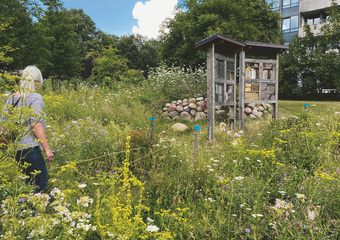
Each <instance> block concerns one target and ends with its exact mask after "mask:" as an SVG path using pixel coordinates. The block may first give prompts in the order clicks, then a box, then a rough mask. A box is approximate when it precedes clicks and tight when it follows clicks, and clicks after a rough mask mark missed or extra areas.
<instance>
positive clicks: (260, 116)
mask: <svg viewBox="0 0 340 240" xmlns="http://www.w3.org/2000/svg"><path fill="white" fill-rule="evenodd" d="M253 114H254V115H255V116H256V117H258V118H262V116H263V112H256V113H254V112H253Z"/></svg>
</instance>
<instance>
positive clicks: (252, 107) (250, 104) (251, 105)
mask: <svg viewBox="0 0 340 240" xmlns="http://www.w3.org/2000/svg"><path fill="white" fill-rule="evenodd" d="M247 107H250V108H251V109H254V107H255V104H254V103H249V104H248V106H247Z"/></svg>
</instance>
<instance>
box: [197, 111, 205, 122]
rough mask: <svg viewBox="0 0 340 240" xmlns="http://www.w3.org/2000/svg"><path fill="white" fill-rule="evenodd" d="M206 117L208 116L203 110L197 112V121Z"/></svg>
mask: <svg viewBox="0 0 340 240" xmlns="http://www.w3.org/2000/svg"><path fill="white" fill-rule="evenodd" d="M206 118H207V116H206V115H205V114H204V113H203V112H198V113H196V116H195V121H198V120H204V119H206Z"/></svg>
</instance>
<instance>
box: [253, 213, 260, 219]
mask: <svg viewBox="0 0 340 240" xmlns="http://www.w3.org/2000/svg"><path fill="white" fill-rule="evenodd" d="M252 216H253V217H254V218H257V217H263V215H262V214H259V213H258V214H252Z"/></svg>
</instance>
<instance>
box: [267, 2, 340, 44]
mask: <svg viewBox="0 0 340 240" xmlns="http://www.w3.org/2000/svg"><path fill="white" fill-rule="evenodd" d="M266 2H268V3H272V4H273V10H274V11H278V12H279V13H280V15H281V16H282V18H283V19H282V21H281V27H282V31H283V38H284V39H285V44H288V43H289V41H290V40H291V39H292V37H293V36H294V35H298V36H299V37H304V32H303V26H304V25H306V24H308V25H310V26H311V30H312V32H313V33H315V34H317V33H318V32H319V31H320V28H321V26H322V25H323V24H325V23H327V19H328V16H327V13H326V9H327V8H329V7H330V6H331V4H332V0H266ZM335 2H336V3H337V4H338V5H340V0H335Z"/></svg>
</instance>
